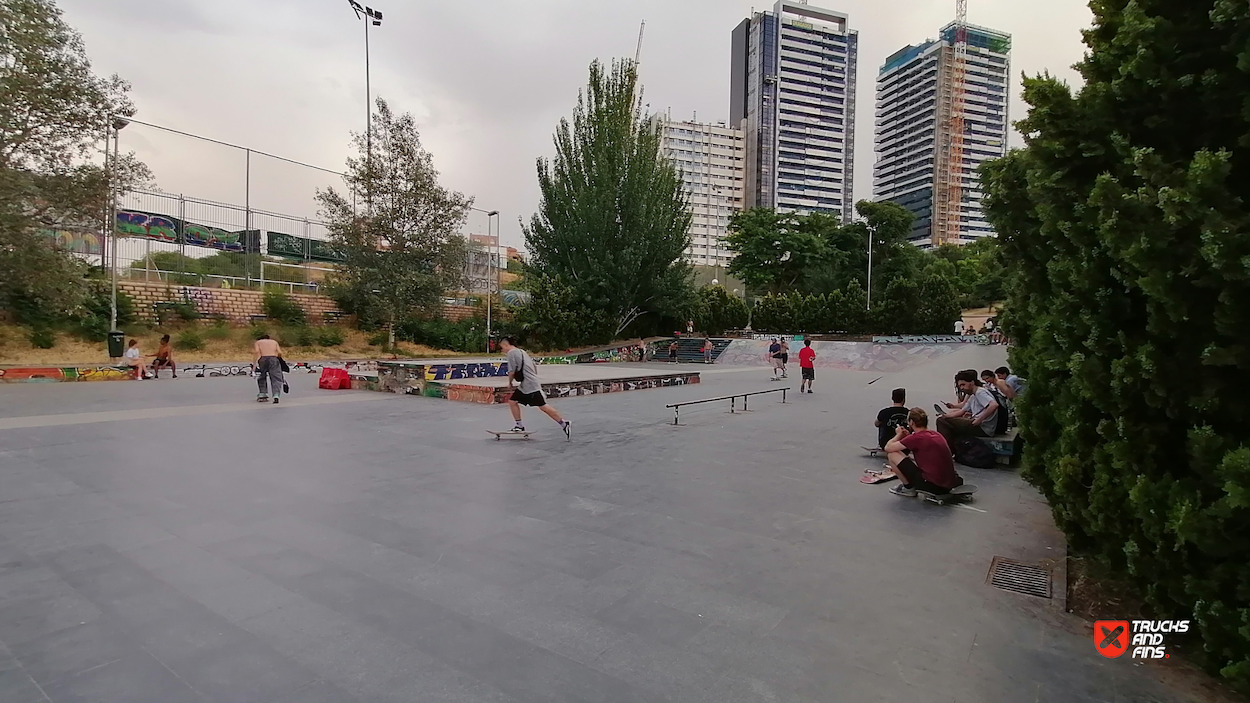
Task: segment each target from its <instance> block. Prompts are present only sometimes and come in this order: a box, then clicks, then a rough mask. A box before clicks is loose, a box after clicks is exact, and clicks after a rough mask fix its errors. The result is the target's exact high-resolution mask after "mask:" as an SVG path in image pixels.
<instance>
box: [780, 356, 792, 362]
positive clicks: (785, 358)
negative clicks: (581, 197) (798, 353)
mask: <svg viewBox="0 0 1250 703" xmlns="http://www.w3.org/2000/svg"><path fill="white" fill-rule="evenodd" d="M789 361H790V355H789V354H782V355H781V363H783V364H785V363H789Z"/></svg>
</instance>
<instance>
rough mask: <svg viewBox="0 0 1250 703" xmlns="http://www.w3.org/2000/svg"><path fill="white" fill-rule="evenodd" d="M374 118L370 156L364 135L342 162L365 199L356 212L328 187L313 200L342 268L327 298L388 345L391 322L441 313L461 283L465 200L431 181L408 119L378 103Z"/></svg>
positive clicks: (330, 280) (433, 176) (429, 165)
mask: <svg viewBox="0 0 1250 703" xmlns="http://www.w3.org/2000/svg"><path fill="white" fill-rule="evenodd" d="M376 107H377V112H376V113H375V114H374V117H373V154H372V156H370V155H369V154H367V153H366V143H367V142H366V140H365V136H364V135H363V134H356V135H353V143H354V145H355V147H356V149H357V151H358V153H359V156H358V157H356V158H349V159H348V160H347V176H346V178H345V180H346V184H347V186H348V187H349V188H350V189H351V191H352V192H353V193H368V194H369V199H370V201H371V204H369V205H366V206H365V207H364V209H363V210H361V211H360V212H359V213H357V212H356V211H355V210H356V208H355V207H354V204H353V200H352V199H351V198H349V197H347V196H345V195H343V194H342V193H339V192H338V191H337V190H335V189H334V188H329V189H327V190H319V191H318V192H317V201H318V203H319V204H320V205H321V214H322V218H323V219H324V220H325V222H326V223H327V225H328V228H329V230H330V236H331V240H332V241H333V243H334V246H335V247H337V248H338V250H339V251H341V252H342V253H343V255H344V261H343V264H342V266H341V267H340V268H339V270H338V271H337V272H335V273H334V274H332V275H330V276H329V277H327V286H328V287H329V289H330V294H331V295H332V296H333V297H334V298H335V300H336V301H337V302H338V303H339V305H340V306H342V308H343V309H344V310H345V311H347V312H351V313H354V314H356V315H358V316H359V317H360V318H361V319H362V320H364V321H365V322H366V323H373V324H385V325H386V326H387V328H388V330H389V338H390V340H389V343H390V345H392V346H393V345H394V344H395V324H396V323H397V322H398V321H400V320H404V319H406V318H407V317H408V316H409V315H410V314H411V313H412V311H413V310H414V309H420V310H424V311H425V313H426V314H427V315H429V314H433V313H434V312H435V311H439V310H441V309H442V297H443V295H444V292H445V291H448V290H455V289H458V288H460V287H461V286H462V285H463V283H464V279H465V273H464V272H465V265H466V263H467V256H468V245H467V243H466V242H465V239H464V237H462V236H460V235H459V234H458V232H459V231H460V228H461V226H462V225H463V224H464V221H465V217H466V215H467V214H468V210H469V206H470V205H472V204H473V200H472V198H467V197H465V196H464V195H462V194H460V193H457V192H454V191H450V190H448V189H446V188H444V187H443V186H442V185H440V184H439V182H438V171H436V170H435V169H434V163H433V159H432V158H431V157H430V154H429V152H427V151H426V150H425V149H424V148H423V147H422V146H421V139H420V136H419V135H418V133H417V127H416V123H415V122H414V121H413V119H412V115H411V114H408V113H405V114H403V115H398V116H397V115H395V114H394V113H392V112H391V109H390V106H389V105H387V103H386V101H385V100H383V99H382V98H378V99H377V102H376Z"/></svg>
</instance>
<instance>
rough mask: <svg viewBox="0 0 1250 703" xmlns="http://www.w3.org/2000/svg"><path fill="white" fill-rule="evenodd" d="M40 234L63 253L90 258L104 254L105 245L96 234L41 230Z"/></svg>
mask: <svg viewBox="0 0 1250 703" xmlns="http://www.w3.org/2000/svg"><path fill="white" fill-rule="evenodd" d="M39 234H40V235H41V236H43V237H44V238H46V239H48V240H49V241H51V242H52V246H53V247H54V248H56V249H59V250H61V251H68V252H72V253H74V254H86V255H88V256H100V255H102V254H104V244H103V243H102V242H101V241H100V236H99V235H98V234H97V233H95V232H90V231H84V230H64V229H61V230H50V229H44V230H39Z"/></svg>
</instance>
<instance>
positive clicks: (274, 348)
mask: <svg viewBox="0 0 1250 703" xmlns="http://www.w3.org/2000/svg"><path fill="white" fill-rule="evenodd" d="M252 356H253V357H254V358H253V359H252V361H253V363H254V364H255V365H256V373H257V377H256V385H257V386H258V387H259V389H260V393H259V394H258V395H257V396H256V402H257V403H263V402H265V401H267V400H269V394H268V393H266V392H265V384H266V383H268V385H269V386H270V387H271V388H270V390H271V391H272V393H273V402H274V405H277V404H278V396H279V395H281V394H282V382H283V381H282V361H281V360H280V359H279V358H278V357H280V356H282V347H280V346H278V343H277V342H275V341H274V340H272V339H270V338H269V335H267V334H262V335H261V336H260V339H258V340H256V344H254V345H252Z"/></svg>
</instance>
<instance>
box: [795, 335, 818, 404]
mask: <svg viewBox="0 0 1250 703" xmlns="http://www.w3.org/2000/svg"><path fill="white" fill-rule="evenodd" d="M799 370H800V371H802V372H803V380H802V381H801V382H800V383H799V392H800V393H802V392H803V386H805V385H806V386H807V392H808V393H811V392H812V381H814V380H816V352H815V351H814V350H813V349H812V340H810V339H804V340H803V348H802V349H800V350H799Z"/></svg>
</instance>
